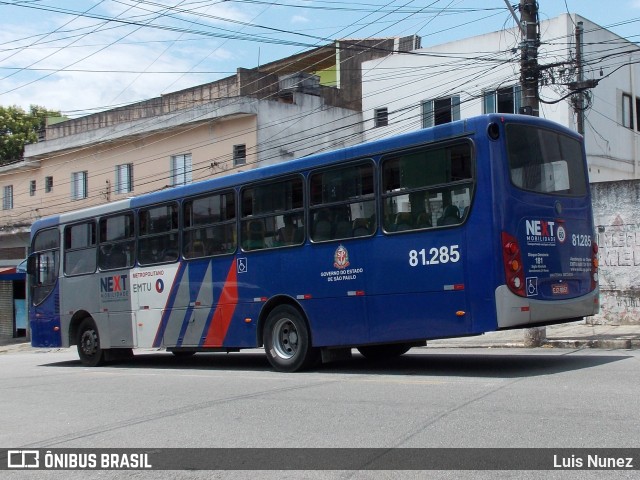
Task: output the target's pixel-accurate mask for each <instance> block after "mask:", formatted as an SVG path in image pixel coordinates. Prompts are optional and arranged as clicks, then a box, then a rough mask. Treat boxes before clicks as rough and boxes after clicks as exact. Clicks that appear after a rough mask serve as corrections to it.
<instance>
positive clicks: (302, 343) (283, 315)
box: [263, 305, 320, 372]
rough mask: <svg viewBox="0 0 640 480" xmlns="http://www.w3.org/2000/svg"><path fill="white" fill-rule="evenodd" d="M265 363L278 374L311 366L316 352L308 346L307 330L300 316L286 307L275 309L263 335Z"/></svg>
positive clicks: (317, 351) (316, 358)
mask: <svg viewBox="0 0 640 480" xmlns="http://www.w3.org/2000/svg"><path fill="white" fill-rule="evenodd" d="M263 342H264V350H265V352H266V354H267V359H268V360H269V363H270V364H271V365H272V366H273V368H275V369H276V370H278V371H280V372H297V371H299V370H303V369H305V368H308V367H310V366H312V365H314V364H315V363H316V362H317V361H318V360H319V358H320V351H319V350H318V349H317V348H313V347H312V346H311V335H310V333H309V328H308V327H307V323H306V322H305V320H304V318H303V317H302V315H300V312H298V310H296V309H295V308H293V307H291V306H289V305H282V306H280V307H277V308H275V309H274V310H273V311H272V312H271V313H270V314H269V316H268V317H267V320H266V322H265V326H264V332H263Z"/></svg>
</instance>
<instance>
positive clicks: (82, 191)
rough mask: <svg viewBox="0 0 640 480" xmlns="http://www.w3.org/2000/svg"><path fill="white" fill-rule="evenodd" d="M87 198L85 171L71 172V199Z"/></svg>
mask: <svg viewBox="0 0 640 480" xmlns="http://www.w3.org/2000/svg"><path fill="white" fill-rule="evenodd" d="M83 198H87V171H86V170H85V171H84V172H73V173H72V174H71V199H72V200H81V199H83Z"/></svg>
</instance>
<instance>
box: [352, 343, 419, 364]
mask: <svg viewBox="0 0 640 480" xmlns="http://www.w3.org/2000/svg"><path fill="white" fill-rule="evenodd" d="M410 349H411V345H407V344H405V343H393V344H390V345H369V346H365V347H358V351H359V352H360V353H361V354H362V356H363V357H365V358H366V359H367V360H387V359H389V358H396V357H399V356H401V355H404V354H405V353H407V352H408V351H409V350H410Z"/></svg>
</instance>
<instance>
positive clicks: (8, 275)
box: [0, 267, 25, 280]
mask: <svg viewBox="0 0 640 480" xmlns="http://www.w3.org/2000/svg"><path fill="white" fill-rule="evenodd" d="M24 278H25V273H24V272H18V271H17V269H16V267H0V280H24Z"/></svg>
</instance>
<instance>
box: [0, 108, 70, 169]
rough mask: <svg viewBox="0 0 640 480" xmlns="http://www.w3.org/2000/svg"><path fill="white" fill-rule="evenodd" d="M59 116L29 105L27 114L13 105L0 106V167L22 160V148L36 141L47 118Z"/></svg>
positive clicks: (57, 113) (53, 112) (50, 111)
mask: <svg viewBox="0 0 640 480" xmlns="http://www.w3.org/2000/svg"><path fill="white" fill-rule="evenodd" d="M59 116H60V112H56V111H52V110H47V109H46V108H44V107H40V106H38V105H31V106H30V107H29V112H25V111H24V110H23V109H22V108H20V107H18V106H15V105H14V106H11V107H3V106H0V165H5V164H7V163H11V162H15V161H17V160H22V157H23V155H24V146H25V145H28V144H29V143H35V142H37V141H38V131H40V130H42V129H43V128H44V127H45V124H46V119H47V117H59Z"/></svg>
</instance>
